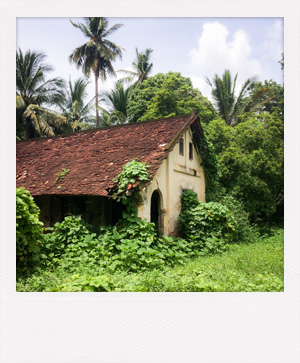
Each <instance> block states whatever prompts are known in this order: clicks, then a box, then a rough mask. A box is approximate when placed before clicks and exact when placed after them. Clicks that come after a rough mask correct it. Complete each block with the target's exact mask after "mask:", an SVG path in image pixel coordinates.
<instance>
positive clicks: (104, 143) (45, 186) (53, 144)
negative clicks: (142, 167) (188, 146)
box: [17, 113, 202, 195]
mask: <svg viewBox="0 0 300 363" xmlns="http://www.w3.org/2000/svg"><path fill="white" fill-rule="evenodd" d="M190 126H192V129H193V131H194V133H196V134H199V130H202V128H201V125H200V121H199V117H197V116H196V115H195V114H194V113H193V114H192V115H188V116H176V117H170V118H167V119H162V120H155V121H147V122H141V123H135V124H127V125H120V126H112V127H106V128H101V129H93V130H88V131H82V132H80V131H79V132H77V133H74V134H71V135H62V136H55V137H52V138H39V139H33V140H26V141H20V142H18V143H17V187H21V186H23V187H24V188H25V189H27V190H29V191H30V192H31V194H32V195H46V194H59V195H106V194H107V191H106V189H108V188H111V187H112V186H113V183H112V180H113V178H115V177H116V176H117V175H118V174H119V173H120V172H121V171H122V168H123V166H124V165H125V164H126V163H127V162H129V161H131V160H132V159H137V160H138V161H142V162H146V164H147V165H149V168H148V172H149V174H150V175H151V176H152V177H153V176H154V175H155V174H156V172H157V170H158V168H159V166H160V165H161V163H162V161H163V159H165V158H166V157H167V156H168V154H169V152H170V151H171V150H172V149H173V147H174V146H175V144H176V143H177V141H178V139H179V137H180V136H181V135H182V134H183V133H184V132H185V131H186V130H187V129H188V128H189V127H190ZM63 169H69V170H70V171H69V173H68V174H67V175H66V176H65V177H64V179H60V180H59V181H58V182H57V183H56V182H55V180H56V178H57V176H58V173H59V172H62V171H63ZM58 186H60V187H61V188H59V189H57V187H58Z"/></svg>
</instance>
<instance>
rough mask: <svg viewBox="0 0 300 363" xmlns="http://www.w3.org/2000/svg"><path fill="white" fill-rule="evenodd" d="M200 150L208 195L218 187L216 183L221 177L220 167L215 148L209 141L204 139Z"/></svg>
mask: <svg viewBox="0 0 300 363" xmlns="http://www.w3.org/2000/svg"><path fill="white" fill-rule="evenodd" d="M199 148H200V153H201V157H202V165H203V167H204V171H205V176H206V193H209V192H210V191H211V190H213V189H214V188H215V187H216V182H217V181H218V180H219V178H220V176H221V172H220V165H219V161H218V157H217V154H216V152H215V148H214V146H213V144H212V143H211V142H210V141H209V140H208V139H206V138H202V139H201V141H200V145H199Z"/></svg>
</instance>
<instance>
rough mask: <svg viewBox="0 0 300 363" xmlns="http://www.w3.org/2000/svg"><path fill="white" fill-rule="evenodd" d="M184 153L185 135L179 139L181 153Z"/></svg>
mask: <svg viewBox="0 0 300 363" xmlns="http://www.w3.org/2000/svg"><path fill="white" fill-rule="evenodd" d="M183 154H184V141H183V137H181V138H180V139H179V155H183Z"/></svg>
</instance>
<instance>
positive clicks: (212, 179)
mask: <svg viewBox="0 0 300 363" xmlns="http://www.w3.org/2000/svg"><path fill="white" fill-rule="evenodd" d="M71 23H72V22H71ZM72 25H73V26H74V27H75V28H77V29H79V30H80V31H81V32H82V33H83V35H84V36H85V37H86V38H87V42H86V43H85V44H83V45H82V46H80V47H78V48H76V49H75V50H74V51H73V52H72V54H71V55H70V60H71V61H72V62H73V63H75V64H76V65H77V66H78V67H80V68H81V69H82V71H83V73H84V75H85V76H86V77H89V76H90V74H91V73H93V74H94V76H95V86H96V87H95V88H96V90H95V106H94V105H93V106H92V104H91V102H92V100H91V101H89V102H87V100H86V97H87V88H86V87H87V85H88V81H87V80H85V79H83V78H80V79H78V80H76V81H75V82H71V80H70V81H69V83H66V82H65V81H64V80H63V79H61V78H58V77H56V78H48V75H49V73H50V72H51V71H52V70H53V69H52V67H51V66H49V65H48V64H46V63H45V59H46V55H45V54H44V53H41V52H36V51H30V50H29V51H27V52H25V53H23V52H22V51H21V50H20V49H19V50H18V51H17V54H16V96H17V97H16V115H17V123H16V126H17V138H19V139H21V138H33V137H49V136H54V135H56V134H61V133H66V132H76V131H79V130H84V129H86V128H90V127H94V126H97V127H102V126H109V125H114V124H123V123H128V122H143V121H147V120H150V119H159V118H166V117H171V116H177V115H186V114H190V113H191V112H192V111H193V110H196V112H197V114H198V115H199V117H200V120H201V124H202V127H203V129H204V133H205V137H204V138H202V139H201V140H200V144H199V145H198V146H199V150H200V153H201V157H202V165H203V166H204V171H205V179H206V180H205V181H206V201H207V203H201V202H199V201H198V199H197V195H196V194H195V193H194V192H192V191H186V192H184V193H183V194H182V198H181V208H182V209H181V213H180V216H179V230H180V237H176V238H175V237H167V236H162V237H159V236H158V234H157V231H156V229H155V225H154V224H153V223H148V222H146V221H143V220H141V219H140V218H138V217H137V207H136V204H135V202H136V200H137V196H138V193H137V192H136V189H138V187H139V184H140V183H143V182H147V181H148V180H149V175H148V172H147V165H145V164H143V163H140V162H138V161H136V160H133V161H131V162H130V163H128V164H127V165H126V166H125V167H124V169H123V171H122V172H121V174H120V175H119V176H118V177H117V178H115V180H114V182H115V187H114V188H113V189H112V190H111V191H110V192H111V196H112V197H114V198H115V199H117V200H122V203H124V204H125V206H126V210H125V211H124V212H123V218H122V219H121V220H120V221H119V222H118V223H117V224H116V225H114V226H109V227H102V228H100V230H99V231H98V232H97V233H93V232H91V230H92V229H91V228H90V226H88V225H87V224H86V223H85V222H84V221H83V220H82V219H81V217H80V216H70V217H67V218H65V220H64V221H62V222H61V223H56V224H55V226H54V228H48V229H47V230H46V229H44V228H43V224H42V223H41V222H40V221H39V209H38V207H37V206H36V204H35V203H34V200H33V198H32V197H31V196H30V194H29V192H27V191H25V190H24V189H22V188H20V189H17V260H16V264H17V276H18V284H17V288H18V291H282V290H283V232H282V231H279V232H278V233H271V234H270V235H269V236H263V234H264V233H265V231H269V225H271V224H274V222H276V223H277V227H278V224H280V223H282V222H283V201H284V194H283V162H284V87H283V86H282V85H280V84H277V83H276V82H274V81H272V80H265V81H262V82H257V81H256V80H255V79H254V78H249V79H248V80H246V81H245V82H244V83H243V85H242V87H241V90H240V92H237V91H236V83H237V75H235V76H234V77H232V76H231V73H230V71H229V70H225V71H224V73H223V75H222V76H221V77H219V76H218V75H215V77H214V78H213V79H212V81H210V80H208V79H207V82H208V83H209V84H210V85H211V87H212V98H213V104H212V103H211V102H210V101H208V99H206V98H205V97H204V96H203V95H202V94H201V92H200V91H199V90H198V89H195V88H194V87H193V85H192V82H191V80H190V79H189V78H186V77H183V76H181V74H180V73H176V72H168V73H166V74H162V73H158V74H156V75H154V76H152V77H149V75H150V73H151V71H152V69H153V63H152V62H151V55H152V49H146V50H145V51H140V52H139V51H138V49H136V59H135V60H134V62H133V63H132V69H133V71H126V72H125V75H127V77H126V78H124V79H123V80H122V81H130V82H131V81H132V82H134V83H133V84H132V85H131V86H129V87H127V88H126V87H124V84H123V83H122V81H121V82H117V83H116V84H115V87H114V88H113V89H112V90H111V91H110V92H107V93H102V94H99V92H98V81H99V79H101V80H103V81H104V80H105V79H106V78H107V76H108V75H115V70H114V67H113V62H114V61H115V60H116V58H118V57H119V58H120V57H121V55H122V50H123V49H122V48H121V47H120V46H118V45H116V44H115V43H113V42H112V41H111V40H109V38H110V36H111V35H112V34H113V33H114V32H115V31H116V30H117V29H119V28H120V27H121V24H116V25H114V26H112V27H109V25H108V20H107V19H106V18H100V17H98V18H85V19H84V22H83V23H77V24H75V23H72ZM70 26H71V25H70ZM279 63H280V65H281V67H282V69H283V67H284V57H283V55H282V59H281V61H279ZM99 101H100V104H99ZM57 110H59V111H60V112H58V111H57ZM92 110H93V111H94V110H96V117H95V116H94V115H93V116H92V114H91V113H92ZM68 172H69V170H67V169H63V170H62V171H61V172H60V173H58V175H57V179H56V183H58V182H59V180H60V179H63V178H64V177H65V176H66V175H67V174H68ZM60 188H61V186H60V185H58V186H57V189H60ZM120 203H121V202H120ZM278 222H279V223H278ZM254 223H255V224H254ZM45 230H46V231H45ZM45 232H46V233H45ZM273 234H274V235H273Z"/></svg>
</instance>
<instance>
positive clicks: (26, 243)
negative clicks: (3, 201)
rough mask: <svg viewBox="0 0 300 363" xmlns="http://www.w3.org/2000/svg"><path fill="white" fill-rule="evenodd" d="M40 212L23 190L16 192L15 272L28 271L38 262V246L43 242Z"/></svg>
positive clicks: (19, 189)
mask: <svg viewBox="0 0 300 363" xmlns="http://www.w3.org/2000/svg"><path fill="white" fill-rule="evenodd" d="M39 214H40V210H39V208H38V206H37V205H36V204H35V202H34V199H33V198H32V196H31V195H30V193H29V192H28V191H27V190H25V189H24V188H17V191H16V222H17V230H16V237H17V238H16V242H17V246H16V249H17V254H16V257H17V271H25V270H27V271H28V270H30V269H32V268H33V267H35V266H36V265H37V264H38V262H39V244H40V243H41V242H42V241H43V223H42V222H40V221H39Z"/></svg>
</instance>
